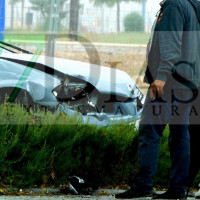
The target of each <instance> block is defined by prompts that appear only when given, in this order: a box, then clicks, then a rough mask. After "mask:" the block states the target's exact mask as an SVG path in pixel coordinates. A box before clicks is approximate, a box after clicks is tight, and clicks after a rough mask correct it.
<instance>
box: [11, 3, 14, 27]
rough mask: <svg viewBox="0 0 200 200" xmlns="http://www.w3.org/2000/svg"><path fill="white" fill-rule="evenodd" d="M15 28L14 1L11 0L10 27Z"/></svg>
mask: <svg viewBox="0 0 200 200" xmlns="http://www.w3.org/2000/svg"><path fill="white" fill-rule="evenodd" d="M13 28H14V2H13V1H12V2H11V16H10V29H11V30H13Z"/></svg>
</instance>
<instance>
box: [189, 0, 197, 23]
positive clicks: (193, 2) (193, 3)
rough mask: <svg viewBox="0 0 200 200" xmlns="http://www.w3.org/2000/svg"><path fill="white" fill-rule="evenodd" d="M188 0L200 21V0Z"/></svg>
mask: <svg viewBox="0 0 200 200" xmlns="http://www.w3.org/2000/svg"><path fill="white" fill-rule="evenodd" d="M188 1H189V2H190V3H191V4H192V6H193V8H194V10H195V12H196V15H197V18H198V20H199V22H200V1H199V0H188Z"/></svg>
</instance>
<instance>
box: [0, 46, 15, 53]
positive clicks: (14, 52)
mask: <svg viewBox="0 0 200 200" xmlns="http://www.w3.org/2000/svg"><path fill="white" fill-rule="evenodd" d="M0 48H2V49H4V50H6V51H9V52H11V53H16V52H15V51H12V50H10V49H7V48H5V47H2V46H0Z"/></svg>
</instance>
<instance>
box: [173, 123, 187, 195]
mask: <svg viewBox="0 0 200 200" xmlns="http://www.w3.org/2000/svg"><path fill="white" fill-rule="evenodd" d="M169 150H170V156H171V160H172V166H171V178H170V183H169V190H172V191H174V192H176V193H185V187H186V185H187V181H188V174H189V162H190V136H189V130H188V125H187V124H186V125H170V136H169Z"/></svg>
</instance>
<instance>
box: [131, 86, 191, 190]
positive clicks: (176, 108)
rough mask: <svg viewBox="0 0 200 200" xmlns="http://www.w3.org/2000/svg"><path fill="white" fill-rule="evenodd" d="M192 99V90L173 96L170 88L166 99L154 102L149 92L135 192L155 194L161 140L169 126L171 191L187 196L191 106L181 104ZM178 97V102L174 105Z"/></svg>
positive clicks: (142, 123) (141, 136)
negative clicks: (154, 187)
mask: <svg viewBox="0 0 200 200" xmlns="http://www.w3.org/2000/svg"><path fill="white" fill-rule="evenodd" d="M191 96H192V95H191V91H190V90H189V89H188V90H187V89H176V90H174V91H173V92H172V89H171V88H170V87H169V86H166V87H165V89H164V94H163V96H162V97H161V98H160V99H157V100H154V101H153V100H152V99H151V98H150V88H149V90H148V93H147V96H146V101H145V105H144V110H143V114H142V117H141V121H140V126H139V166H140V167H139V172H138V174H137V175H136V179H135V184H134V186H133V187H134V188H136V189H138V190H141V191H146V192H152V188H153V179H154V175H155V172H156V170H157V160H158V155H159V145H160V138H161V137H162V132H163V131H164V129H165V127H166V125H167V124H169V128H170V136H169V149H170V156H171V160H172V166H171V178H170V182H169V186H168V187H169V189H170V190H173V191H175V192H185V186H186V185H187V181H188V172H189V160H190V137H189V131H188V125H189V115H190V103H181V102H179V100H182V101H185V100H189V99H190V98H191ZM174 97H176V98H177V99H178V101H174ZM177 99H176V100H177ZM152 101H153V102H152Z"/></svg>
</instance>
